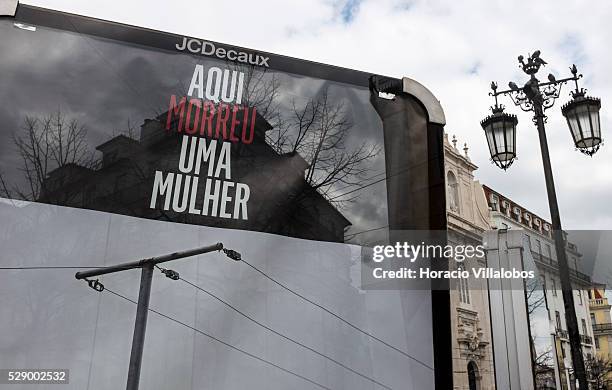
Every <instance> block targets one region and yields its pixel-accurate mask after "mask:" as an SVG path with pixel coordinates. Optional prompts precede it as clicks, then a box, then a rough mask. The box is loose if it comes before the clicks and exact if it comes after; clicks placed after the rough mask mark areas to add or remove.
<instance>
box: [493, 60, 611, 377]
mask: <svg viewBox="0 0 612 390" xmlns="http://www.w3.org/2000/svg"><path fill="white" fill-rule="evenodd" d="M518 60H519V63H520V67H521V69H522V70H523V71H524V72H525V73H526V74H528V75H529V76H530V77H529V80H528V81H527V82H526V83H525V85H524V86H523V87H522V88H521V87H519V86H517V85H516V84H515V83H513V82H510V83H509V84H508V85H509V87H510V89H508V90H503V91H497V84H496V83H494V82H493V83H491V89H492V90H493V92H491V93H489V95H491V96H493V97H494V98H495V105H494V106H493V107H491V109H492V111H493V115H491V116H489V117H487V118H485V119H484V120H483V121H482V122H481V126H482V128H483V129H484V131H485V135H486V137H487V143H488V144H489V152H490V153H491V159H492V160H493V162H494V163H495V164H496V165H497V166H499V167H500V168H502V169H504V170H505V169H507V168H508V167H509V166H510V165H511V164H512V162H513V161H514V159H515V158H516V124H517V119H516V117H515V116H513V115H509V114H506V113H504V107H503V106H501V105H499V104H498V103H497V97H498V96H499V95H507V96H509V97H510V98H511V99H512V102H513V103H514V104H515V105H516V106H519V107H520V108H521V109H522V110H523V111H527V112H529V111H531V112H533V114H534V116H533V122H534V124H535V125H536V127H537V129H538V135H539V138H540V150H541V152H542V162H543V165H544V176H545V179H546V190H547V193H548V205H549V208H550V216H551V219H552V228H553V231H552V234H553V237H554V240H555V250H556V252H557V261H558V263H559V273H560V276H561V288H562V292H563V302H564V306H565V319H566V323H567V330H568V334H569V339H570V347H571V356H572V362H573V366H574V374H575V377H576V378H577V379H578V384H579V386H580V389H588V382H587V378H586V371H585V366H584V359H583V355H582V347H581V344H580V333H579V331H578V329H579V328H578V320H577V318H576V310H575V307H574V295H573V291H572V285H571V281H570V274H569V267H568V264H567V254H566V249H565V248H566V243H565V240H564V238H563V229H562V227H561V218H560V217H559V206H558V204H557V194H556V192H555V183H554V180H553V175H552V168H551V165H550V155H549V153H548V143H547V141H546V130H545V128H544V123H546V120H547V117H546V115H544V111H545V110H546V109H548V108H551V107H552V106H553V105H554V103H555V100H556V99H557V98H558V97H559V94H560V92H561V87H562V86H563V85H564V84H566V83H567V82H569V81H573V82H574V84H575V90H574V91H572V92H571V95H572V100H571V101H570V102H569V103H567V104H565V105H564V106H563V107H562V110H561V111H562V113H563V115H564V116H565V118H566V119H567V123H568V126H569V128H570V132H571V134H572V137H573V139H574V145H575V146H576V148H577V149H578V150H580V151H581V152H583V153H585V154H587V155H589V156H592V155H593V154H594V153H595V152H597V150H598V149H599V147H600V146H601V144H602V138H601V129H600V121H599V109H600V107H601V103H600V100H599V99H596V98H592V97H588V96H586V94H585V90H584V89H579V88H578V80H579V79H580V78H581V77H582V75H581V74H578V70H577V69H576V65H573V66H572V67H571V68H570V71H571V73H572V76H571V77H567V78H564V79H560V80H557V79H556V78H555V76H553V75H552V74H549V75H548V81H547V82H540V81H539V80H538V79H537V78H536V73H538V71H539V70H540V67H542V66H544V65H546V62H545V61H544V60H543V59H541V58H540V51H539V50H536V51H535V52H534V53H533V54H531V55H530V56H529V57H528V58H527V61H525V58H524V57H523V56H519V57H518Z"/></svg>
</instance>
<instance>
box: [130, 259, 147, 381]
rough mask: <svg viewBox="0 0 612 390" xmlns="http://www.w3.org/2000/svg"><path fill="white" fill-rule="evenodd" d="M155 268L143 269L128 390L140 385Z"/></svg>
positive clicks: (145, 267)
mask: <svg viewBox="0 0 612 390" xmlns="http://www.w3.org/2000/svg"><path fill="white" fill-rule="evenodd" d="M153 267H154V265H153V264H147V265H146V266H144V267H142V272H141V274H140V290H139V292H138V306H137V308H136V322H135V323H134V336H133V337H132V352H131V354H130V366H129V371H128V378H127V386H126V390H138V385H139V384H140V367H141V365H142V350H143V348H144V340H145V332H146V331H147V315H148V314H149V300H150V298H151V283H152V281H153Z"/></svg>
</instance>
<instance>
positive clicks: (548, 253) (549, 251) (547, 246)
mask: <svg viewBox="0 0 612 390" xmlns="http://www.w3.org/2000/svg"><path fill="white" fill-rule="evenodd" d="M546 256H547V257H548V258H549V259H551V260H552V249H551V248H550V244H546Z"/></svg>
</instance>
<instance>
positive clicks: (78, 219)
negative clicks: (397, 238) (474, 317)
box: [0, 5, 451, 390]
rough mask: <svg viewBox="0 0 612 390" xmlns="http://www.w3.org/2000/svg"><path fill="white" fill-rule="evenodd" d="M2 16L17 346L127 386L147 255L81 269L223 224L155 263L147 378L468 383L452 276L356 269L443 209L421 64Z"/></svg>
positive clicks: (5, 240)
mask: <svg viewBox="0 0 612 390" xmlns="http://www.w3.org/2000/svg"><path fill="white" fill-rule="evenodd" d="M0 36H2V39H1V40H0V50H1V51H2V53H3V56H2V57H1V58H0V69H1V71H2V74H3V77H2V81H1V83H2V88H0V102H1V106H0V118H1V122H0V123H1V124H0V148H1V151H0V178H1V181H0V184H1V191H2V193H1V197H2V198H1V202H0V215H1V216H0V219H1V220H2V221H3V223H2V227H0V231H1V234H0V237H1V238H0V242H1V244H0V245H1V246H2V248H3V250H2V253H1V254H0V264H1V265H2V266H3V268H4V270H3V272H2V273H1V274H0V278H1V280H0V290H1V291H0V296H1V298H0V299H1V301H2V304H1V305H0V307H1V308H0V311H1V312H0V329H1V330H2V332H1V334H2V336H1V338H2V342H1V343H0V344H1V345H2V349H3V353H2V354H0V367H6V368H15V369H37V368H38V369H51V368H54V369H67V370H69V381H68V387H67V388H74V389H84V388H87V389H106V388H117V387H121V386H123V383H124V382H125V378H126V375H127V370H128V360H129V355H130V353H129V350H130V340H131V336H132V329H133V322H134V316H135V305H134V303H135V300H136V299H137V296H138V285H139V273H138V272H137V270H129V271H124V272H119V273H114V274H109V275H105V276H103V277H101V278H99V280H98V283H102V284H103V285H104V291H101V292H99V291H95V290H93V289H89V288H88V284H87V283H85V282H83V281H78V280H75V278H74V272H75V271H78V270H84V269H89V268H93V267H105V266H110V265H114V264H117V263H121V262H123V261H128V260H136V259H142V258H149V257H153V256H158V255H163V254H166V253H172V252H177V251H181V250H186V249H192V248H196V247H201V246H205V245H210V244H213V243H217V242H220V243H223V245H224V246H225V247H228V248H232V249H234V250H236V251H238V252H240V253H241V254H242V258H243V261H241V262H234V261H231V260H228V259H227V258H226V257H225V256H224V255H223V253H216V252H215V253H211V254H203V255H199V256H196V257H193V258H188V259H184V260H180V261H177V262H173V263H168V264H167V265H164V267H168V268H171V269H172V271H175V272H176V273H177V275H176V276H177V278H175V279H178V280H172V279H173V278H160V277H159V276H160V275H161V276H163V275H164V274H165V275H166V276H168V273H167V272H165V271H166V270H165V269H160V271H164V273H163V274H162V273H159V274H157V275H156V278H155V280H154V283H153V288H152V293H151V303H150V305H151V311H152V314H150V316H149V327H148V329H147V336H146V343H145V348H144V358H143V366H142V374H141V383H142V386H141V387H142V388H146V389H165V388H168V387H171V386H173V387H177V388H193V389H196V388H216V389H226V388H227V389H230V388H245V387H247V386H248V387H250V388H262V389H263V388H265V389H285V388H288V387H292V388H304V389H307V388H308V389H310V388H359V389H361V388H363V389H370V388H393V389H397V388H403V389H406V388H408V389H419V390H420V389H428V388H434V387H438V388H446V387H444V386H446V385H448V383H450V382H447V379H448V377H447V375H450V372H451V370H448V374H446V373H447V371H446V370H445V369H444V367H445V365H447V366H448V365H449V364H450V363H449V362H447V361H446V359H447V358H446V357H447V356H449V355H450V354H444V352H445V351H446V348H450V347H449V346H450V341H449V340H450V331H447V330H446V329H445V326H440V327H437V329H436V330H434V329H433V326H432V321H434V320H436V318H437V319H444V318H447V317H448V315H449V314H448V313H449V310H448V297H447V295H448V292H447V291H434V292H430V291H409V290H401V291H375V292H372V291H365V290H364V289H362V288H361V286H360V280H361V279H360V277H361V276H360V261H361V250H362V248H364V247H367V246H371V245H372V244H374V243H384V242H388V241H390V240H392V237H390V233H389V232H390V230H392V229H396V230H399V229H431V230H433V229H444V228H445V206H444V181H443V169H442V164H443V162H442V161H443V160H442V126H443V121H441V120H440V119H439V118H440V115H441V111H440V110H439V109H438V110H439V111H437V112H436V111H432V109H431V101H432V100H431V96H429V95H428V94H427V93H428V91H426V90H425V89H424V88H422V87H421V86H420V85H418V83H415V82H414V81H412V80H409V79H404V80H400V79H393V78H388V77H383V76H379V75H371V74H367V73H364V72H359V71H354V70H349V69H342V68H337V67H333V66H328V65H321V64H316V63H312V62H308V61H303V60H297V59H292V58H288V57H283V56H279V55H273V54H269V53H263V52H259V51H255V50H250V49H245V48H239V47H234V46H231V45H225V44H221V43H218V42H211V41H207V40H203V39H197V38H192V37H184V36H180V35H174V34H169V33H164V32H159V31H152V30H146V29H141V28H137V27H132V26H125V25H119V24H115V23H111V22H105V21H100V20H95V19H91V18H84V17H80V16H75V15H70V14H65V13H60V12H55V11H50V10H45V9H40V8H36V7H30V6H25V5H19V7H18V8H17V12H16V15H15V16H14V17H7V18H2V19H0ZM406 90H411V91H414V93H413V94H412V96H411V95H410V94H408V93H406V92H405V91H406ZM436 104H437V103H436ZM178 275H180V277H179V276H178ZM93 284H94V281H91V283H90V285H93ZM447 322H448V321H447ZM445 332H446V333H445ZM441 352H442V353H441ZM447 368H448V367H447ZM26 383H27V382H21V384H22V385H23V386H24V387H25V386H27V384H26ZM17 384H19V383H17ZM17 388H19V387H17Z"/></svg>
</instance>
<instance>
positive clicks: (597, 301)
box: [589, 298, 609, 307]
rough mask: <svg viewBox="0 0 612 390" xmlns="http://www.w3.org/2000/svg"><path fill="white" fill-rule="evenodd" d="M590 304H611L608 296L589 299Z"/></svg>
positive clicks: (593, 305)
mask: <svg viewBox="0 0 612 390" xmlns="http://www.w3.org/2000/svg"><path fill="white" fill-rule="evenodd" d="M589 306H592V307H595V306H609V303H608V298H597V299H589Z"/></svg>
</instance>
